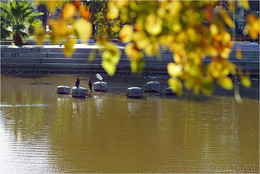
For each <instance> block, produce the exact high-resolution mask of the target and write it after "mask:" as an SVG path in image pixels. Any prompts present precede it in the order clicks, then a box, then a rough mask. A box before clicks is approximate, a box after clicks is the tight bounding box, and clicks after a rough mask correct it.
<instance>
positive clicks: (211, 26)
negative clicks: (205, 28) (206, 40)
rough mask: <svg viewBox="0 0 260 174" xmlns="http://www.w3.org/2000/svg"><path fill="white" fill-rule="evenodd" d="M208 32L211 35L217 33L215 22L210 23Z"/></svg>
mask: <svg viewBox="0 0 260 174" xmlns="http://www.w3.org/2000/svg"><path fill="white" fill-rule="evenodd" d="M210 32H211V34H212V35H216V34H218V27H217V26H216V25H215V24H211V25H210Z"/></svg>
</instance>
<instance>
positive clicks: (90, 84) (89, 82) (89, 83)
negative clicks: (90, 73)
mask: <svg viewBox="0 0 260 174" xmlns="http://www.w3.org/2000/svg"><path fill="white" fill-rule="evenodd" d="M88 87H89V89H90V91H91V93H92V82H91V80H89V81H88Z"/></svg>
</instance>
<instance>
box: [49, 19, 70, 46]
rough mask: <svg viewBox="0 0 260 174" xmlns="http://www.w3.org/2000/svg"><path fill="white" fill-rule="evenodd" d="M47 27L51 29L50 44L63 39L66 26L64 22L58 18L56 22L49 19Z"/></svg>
mask: <svg viewBox="0 0 260 174" xmlns="http://www.w3.org/2000/svg"><path fill="white" fill-rule="evenodd" d="M48 24H49V26H50V27H51V37H50V38H51V41H52V43H56V42H58V41H60V40H61V39H63V37H64V36H65V34H66V32H67V24H66V22H65V21H64V20H63V19H61V18H59V19H57V20H54V19H50V20H49V21H48Z"/></svg>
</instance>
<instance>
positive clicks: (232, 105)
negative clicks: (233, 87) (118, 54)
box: [0, 75, 259, 173]
mask: <svg viewBox="0 0 260 174" xmlns="http://www.w3.org/2000/svg"><path fill="white" fill-rule="evenodd" d="M1 77H2V79H1V80H2V83H1V117H0V141H1V143H0V154H1V157H0V167H1V169H2V171H4V172H6V173H14V172H15V173H17V172H19V173H21V172H43V173H48V172H50V173H55V172H71V173H81V172H83V173H84V172H183V173H186V172H258V171H259V131H258V130H259V117H258V116H259V100H258V99H254V98H250V97H245V98H243V104H238V103H236V102H235V100H234V98H233V97H231V96H230V95H229V94H227V95H217V96H213V97H202V98H199V99H198V97H190V96H189V95H185V96H183V97H182V98H176V97H163V96H149V97H147V98H145V99H128V98H126V97H125V95H116V94H111V93H109V92H108V93H105V94H103V93H97V92H95V93H94V95H92V96H91V97H90V98H85V99H78V98H72V97H71V96H69V95H57V94H56V87H57V86H58V85H68V86H71V87H72V86H73V85H74V80H75V79H76V76H75V75H52V76H43V77H41V78H38V77H34V78H31V77H30V78H29V77H27V78H26V77H15V76H7V75H2V76H1ZM84 78H85V79H88V78H89V77H82V81H81V84H82V85H83V87H87V80H84ZM92 78H93V77H92ZM105 80H107V79H105ZM146 81H147V79H140V78H138V79H134V78H133V79H131V78H128V80H127V82H126V81H123V80H122V79H120V80H119V79H118V80H117V79H116V78H114V79H110V80H109V81H108V85H110V86H109V87H110V89H112V90H111V91H113V90H114V91H120V92H121V93H124V92H125V89H126V88H127V87H129V86H131V84H134V83H135V85H139V86H142V84H143V83H144V82H146ZM162 83H165V82H164V81H162ZM114 84H116V86H113V85H114ZM164 85H165V84H164Z"/></svg>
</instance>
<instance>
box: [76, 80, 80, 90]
mask: <svg viewBox="0 0 260 174" xmlns="http://www.w3.org/2000/svg"><path fill="white" fill-rule="evenodd" d="M79 83H80V80H79V78H77V81H76V83H75V86H76V87H77V88H79Z"/></svg>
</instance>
